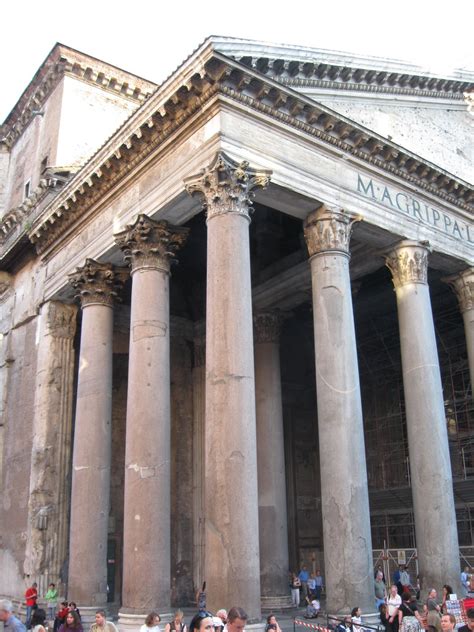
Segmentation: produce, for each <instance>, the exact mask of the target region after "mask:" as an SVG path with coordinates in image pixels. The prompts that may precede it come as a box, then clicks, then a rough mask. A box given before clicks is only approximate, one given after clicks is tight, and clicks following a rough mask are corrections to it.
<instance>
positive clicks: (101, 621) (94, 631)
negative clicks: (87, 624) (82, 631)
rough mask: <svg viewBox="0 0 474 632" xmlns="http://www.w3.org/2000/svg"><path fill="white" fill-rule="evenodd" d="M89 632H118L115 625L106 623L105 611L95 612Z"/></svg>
mask: <svg viewBox="0 0 474 632" xmlns="http://www.w3.org/2000/svg"><path fill="white" fill-rule="evenodd" d="M90 632H118V630H117V627H116V625H115V623H112V621H107V619H106V615H105V610H102V609H100V610H96V611H95V623H93V624H92V625H91V630H90Z"/></svg>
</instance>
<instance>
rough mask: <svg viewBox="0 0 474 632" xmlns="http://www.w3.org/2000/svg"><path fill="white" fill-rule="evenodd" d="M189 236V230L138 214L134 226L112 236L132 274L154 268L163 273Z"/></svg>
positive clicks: (167, 269)
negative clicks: (139, 270) (143, 269)
mask: <svg viewBox="0 0 474 632" xmlns="http://www.w3.org/2000/svg"><path fill="white" fill-rule="evenodd" d="M188 234H189V229H188V228H184V227H182V226H172V225H171V224H168V222H166V221H164V220H161V221H155V220H152V219H150V218H149V217H148V216H147V215H144V214H140V215H139V216H138V217H137V219H136V220H135V222H134V223H133V224H129V225H128V226H127V228H126V229H125V230H123V231H121V232H119V233H117V234H116V235H115V243H116V244H117V245H118V246H119V248H121V249H122V250H123V252H124V258H125V261H126V263H128V264H129V265H130V266H131V268H132V274H133V272H135V271H136V270H138V269H141V268H153V269H156V270H160V271H162V272H165V273H169V271H170V263H171V261H172V260H173V259H174V257H175V256H176V252H177V250H179V248H181V247H182V246H183V245H184V243H185V242H186V239H187V237H188Z"/></svg>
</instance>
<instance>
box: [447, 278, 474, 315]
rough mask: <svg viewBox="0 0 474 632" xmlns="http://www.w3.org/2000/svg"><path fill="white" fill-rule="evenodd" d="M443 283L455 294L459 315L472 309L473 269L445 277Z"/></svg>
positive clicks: (473, 293)
mask: <svg viewBox="0 0 474 632" xmlns="http://www.w3.org/2000/svg"><path fill="white" fill-rule="evenodd" d="M443 281H444V282H445V283H448V285H450V287H451V288H452V290H453V292H454V293H455V294H456V297H457V299H458V301H459V309H460V311H461V313H464V312H467V311H469V310H471V309H473V308H474V268H467V269H466V270H463V271H462V272H460V273H459V274H455V275H453V276H449V277H445V278H444V279H443Z"/></svg>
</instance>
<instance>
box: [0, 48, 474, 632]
mask: <svg viewBox="0 0 474 632" xmlns="http://www.w3.org/2000/svg"><path fill="white" fill-rule="evenodd" d="M473 79H474V77H473V76H472V74H470V73H467V72H464V73H461V72H458V73H456V74H455V75H453V77H450V78H444V79H441V78H435V77H432V76H429V75H426V74H424V73H423V71H422V70H420V69H418V68H415V67H411V66H409V65H403V64H402V65H397V63H396V62H391V61H389V60H374V59H371V60H369V59H364V58H350V59H349V58H346V57H344V56H341V54H331V53H328V52H327V51H326V52H324V51H318V50H311V49H298V48H295V47H278V46H275V47H272V46H263V45H261V44H259V43H252V42H243V41H239V40H232V39H226V38H209V39H208V40H206V42H205V43H204V44H203V45H202V46H201V47H200V48H199V49H198V51H196V52H195V53H194V54H193V55H191V57H189V58H188V59H187V60H186V61H185V62H184V63H183V65H182V66H181V67H180V68H179V69H178V70H177V71H176V73H175V74H174V75H173V76H172V77H171V78H170V79H169V80H167V81H166V82H165V83H164V84H163V85H162V86H160V87H159V88H156V86H154V85H153V84H152V83H150V82H146V81H144V80H143V79H139V78H138V77H134V76H133V75H130V74H129V73H126V72H125V71H121V70H119V69H116V68H113V67H111V66H108V65H107V64H106V63H104V62H100V61H98V60H94V59H93V58H90V57H88V56H86V55H82V54H81V53H78V52H77V51H74V50H72V49H69V48H67V47H63V46H60V45H57V46H56V47H55V48H54V49H53V51H52V52H51V53H50V55H49V56H48V58H47V60H46V61H45V62H44V64H43V65H42V66H41V68H40V69H39V71H38V73H37V74H36V75H35V77H34V78H33V81H32V82H31V84H30V86H29V87H28V89H27V90H26V92H25V93H24V95H23V96H22V97H21V99H20V101H19V102H18V104H17V105H16V106H15V108H14V110H13V111H12V113H11V114H10V115H9V117H7V119H6V121H5V123H4V124H3V125H2V130H1V132H2V133H1V135H0V136H1V140H0V204H1V212H0V215H1V217H0V265H1V271H0V498H1V503H2V511H1V512H0V534H1V535H0V565H1V568H2V573H1V574H0V594H1V595H5V596H9V597H12V598H15V599H20V598H21V597H22V595H23V593H24V590H25V585H26V583H28V582H31V581H32V580H34V581H37V582H38V583H39V586H40V593H42V592H44V590H45V587H46V585H47V583H48V582H50V581H54V582H56V583H57V584H58V585H59V587H60V592H61V595H63V594H64V595H65V594H67V596H68V598H69V599H72V600H74V601H76V602H78V603H79V606H80V607H81V610H83V612H84V614H85V615H88V614H89V612H91V611H90V610H88V609H91V608H94V607H97V606H102V605H105V604H106V603H109V604H110V605H111V606H112V607H113V608H114V609H115V611H117V612H119V625H120V627H121V628H122V629H123V630H126V629H131V627H134V626H136V625H137V623H138V622H140V624H141V622H142V619H143V616H144V615H145V614H146V613H147V612H149V611H150V610H152V609H155V608H157V609H159V610H160V611H161V612H169V611H170V608H171V607H172V606H175V605H176V606H177V605H188V604H191V603H193V602H194V599H195V595H196V591H197V590H198V588H199V587H200V586H201V585H202V583H203V582H204V581H206V584H207V595H208V605H209V607H210V608H211V609H217V608H218V607H227V608H229V607H230V606H232V605H235V604H236V603H237V604H239V605H242V606H243V607H245V609H246V610H247V611H248V613H249V615H250V619H251V620H254V621H259V620H260V619H261V616H262V608H263V609H266V608H274V607H286V606H287V605H288V582H287V579H288V571H289V570H295V569H297V568H298V567H299V566H300V565H301V564H303V563H305V564H306V565H307V566H308V567H309V568H310V570H316V569H321V570H322V572H323V575H324V576H325V585H326V589H327V600H326V604H327V608H328V611H329V612H330V613H340V614H341V613H345V612H347V611H349V610H350V609H351V608H352V607H353V606H354V604H356V603H357V604H359V605H360V606H361V607H362V609H363V611H364V613H365V614H367V615H370V614H371V613H373V612H374V603H373V594H372V572H373V564H374V563H375V562H376V561H377V559H379V558H378V557H377V556H381V557H380V559H382V558H383V560H384V564H385V565H386V569H385V570H386V571H387V572H391V571H392V570H393V564H392V566H390V555H389V553H388V552H387V550H388V549H397V550H399V549H406V550H407V551H410V550H413V549H414V548H415V546H416V547H417V551H418V556H417V560H418V561H417V562H416V561H415V557H414V556H413V555H412V557H411V558H410V559H411V561H410V564H411V571H412V572H419V574H420V576H421V577H422V578H423V582H424V587H427V586H428V585H435V586H436V587H437V588H441V584H442V583H445V582H448V583H450V584H451V585H452V586H453V588H455V590H457V589H458V588H459V572H458V571H459V564H458V558H459V545H460V544H462V545H466V546H472V545H473V544H474V543H473V542H471V540H470V538H471V536H470V535H469V536H466V532H467V531H469V534H470V533H471V532H472V528H471V518H470V515H471V513H470V512H471V510H472V512H473V517H474V497H473V496H472V490H471V488H470V487H469V483H470V481H471V477H472V476H473V475H474V454H473V453H472V446H471V443H472V433H473V432H474V416H473V407H472V387H471V386H470V384H471V381H472V377H473V374H474V368H473V367H474V356H473V353H472V346H473V345H472V341H473V329H472V323H473V318H472V316H473V309H472V305H473V301H472V269H473V268H472V266H473V264H474V258H473V247H472V246H473V243H474V226H473V224H472V211H473V191H472V185H471V184H469V183H467V182H466V181H465V180H467V178H468V173H469V169H472V156H470V155H469V150H468V148H467V147H466V145H465V142H466V140H465V139H466V138H467V137H468V130H469V117H470V114H469V113H468V108H467V105H466V103H465V96H464V95H465V94H468V93H470V92H471V91H472V90H473V87H474V84H473V83H472V82H473ZM374 104H375V105H374ZM420 108H424V110H423V111H424V114H423V117H420V116H418V110H419V109H420ZM132 113H133V114H132ZM130 114H132V115H131V116H130ZM431 114H432V116H431V117H430V115H431ZM77 117H81V118H82V119H83V120H84V121H85V123H84V125H83V126H81V133H80V134H79V129H78V128H77V127H76V126H75V125H74V124H73V121H74V120H76V119H77ZM415 120H416V123H417V125H422V129H421V128H417V129H415V127H416V126H414V123H413V121H415ZM124 121H125V122H124ZM420 121H423V122H422V123H420ZM420 129H421V131H420ZM82 130H84V131H82ZM427 130H428V131H427ZM428 135H429V136H430V137H432V143H430V144H429V145H427V144H426V143H425V142H424V141H425V139H426V137H427V136H428ZM447 135H448V136H449V139H450V141H449V142H447ZM109 136H110V138H109V139H108V140H106V138H107V137H109ZM104 141H105V142H104ZM440 147H445V149H446V151H444V152H438V149H437V148H440ZM435 155H436V156H438V158H439V159H438V160H435V158H434V157H435ZM451 172H452V173H451ZM453 173H454V174H456V175H452V174H453ZM461 178H463V179H461ZM27 185H28V186H27ZM384 263H385V264H386V265H384ZM392 283H393V284H392ZM393 288H394V289H393ZM451 288H452V290H453V291H451ZM433 455H436V458H433ZM453 485H454V492H455V493H453ZM395 489H396V493H395V492H394V490H395ZM460 498H462V502H461V501H460V500H459V499H460ZM369 507H370V508H369ZM433 511H434V512H436V511H439V519H436V520H431V521H429V524H428V523H427V521H426V520H425V517H426V515H429V514H430V512H433ZM396 516H408V517H409V520H408V523H409V528H408V527H407V529H406V531H402V529H401V528H393V529H391V528H390V524H392V523H393V522H394V520H395V518H394V517H396ZM400 520H402V518H400ZM410 521H411V522H410ZM382 525H384V526H383V529H385V530H384V531H383V532H382ZM466 525H468V527H467V526H466ZM433 547H434V548H433ZM382 548H383V549H384V551H383V553H378V552H377V550H378V549H382ZM473 562H474V560H473ZM145 580H146V581H145Z"/></svg>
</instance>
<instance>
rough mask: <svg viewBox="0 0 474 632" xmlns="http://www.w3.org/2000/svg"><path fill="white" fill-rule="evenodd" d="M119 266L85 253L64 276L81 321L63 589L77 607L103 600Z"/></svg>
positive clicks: (97, 604)
mask: <svg viewBox="0 0 474 632" xmlns="http://www.w3.org/2000/svg"><path fill="white" fill-rule="evenodd" d="M123 278H124V272H123V270H120V269H116V268H114V267H113V266H112V265H111V264H103V263H97V262H96V261H94V260H93V259H87V260H86V263H85V265H84V266H83V267H82V268H78V269H77V270H76V272H74V273H73V274H71V275H70V276H69V279H70V282H71V283H72V285H73V287H74V288H75V289H76V291H77V295H76V296H77V298H79V299H80V301H81V307H82V326H81V348H80V352H79V375H78V383H77V404H76V418H75V426H74V456H73V468H72V490H71V532H70V540H69V583H68V594H69V595H70V596H71V598H74V600H75V601H76V602H77V604H78V605H80V606H82V607H81V610H82V609H83V608H84V607H86V608H93V607H95V606H104V604H105V603H106V602H107V531H108V520H109V493H110V456H111V455H110V452H111V416H112V334H113V303H114V299H115V298H116V297H117V292H118V289H119V287H120V285H121V281H122V280H123Z"/></svg>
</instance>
